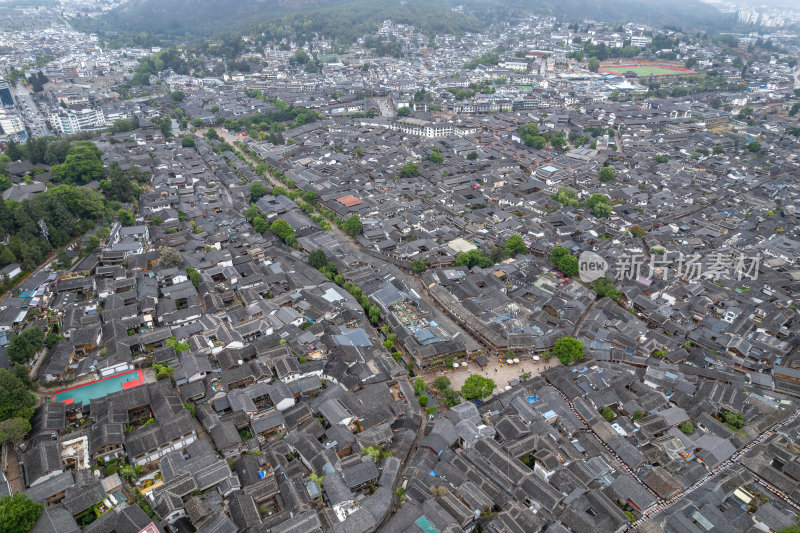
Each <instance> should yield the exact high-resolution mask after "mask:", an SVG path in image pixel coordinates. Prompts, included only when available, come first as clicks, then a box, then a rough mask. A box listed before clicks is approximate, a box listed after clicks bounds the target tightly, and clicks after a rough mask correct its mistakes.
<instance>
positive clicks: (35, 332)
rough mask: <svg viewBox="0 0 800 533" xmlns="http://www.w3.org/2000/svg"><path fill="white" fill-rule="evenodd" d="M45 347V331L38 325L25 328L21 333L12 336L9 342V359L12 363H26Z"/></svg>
mask: <svg viewBox="0 0 800 533" xmlns="http://www.w3.org/2000/svg"><path fill="white" fill-rule="evenodd" d="M42 348H44V332H43V331H42V330H41V328H39V327H38V326H31V327H29V328H25V329H24V330H23V331H22V332H21V333H19V334H17V335H14V336H13V337H11V341H10V342H9V343H8V349H7V353H8V360H9V361H11V362H12V363H20V364H25V363H27V362H28V361H30V360H31V359H32V358H33V356H34V355H36V353H37V352H39V351H41V349H42Z"/></svg>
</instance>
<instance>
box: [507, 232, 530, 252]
mask: <svg viewBox="0 0 800 533" xmlns="http://www.w3.org/2000/svg"><path fill="white" fill-rule="evenodd" d="M504 248H505V251H506V253H508V255H510V256H512V257H513V256H515V255H518V254H527V253H528V247H527V246H525V241H523V240H522V237H520V236H519V235H512V236H511V237H509V238H508V240H507V241H506V245H505V247H504Z"/></svg>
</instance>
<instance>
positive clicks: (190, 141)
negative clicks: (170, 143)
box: [181, 135, 195, 148]
mask: <svg viewBox="0 0 800 533" xmlns="http://www.w3.org/2000/svg"><path fill="white" fill-rule="evenodd" d="M181 146H182V147H184V148H194V146H195V144H194V138H192V137H191V136H190V135H184V136H183V138H182V139H181Z"/></svg>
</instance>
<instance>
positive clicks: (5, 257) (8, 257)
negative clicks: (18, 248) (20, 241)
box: [0, 246, 17, 266]
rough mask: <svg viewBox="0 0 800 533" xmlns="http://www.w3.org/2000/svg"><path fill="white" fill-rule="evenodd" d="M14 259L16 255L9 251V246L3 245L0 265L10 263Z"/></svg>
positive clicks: (0, 253)
mask: <svg viewBox="0 0 800 533" xmlns="http://www.w3.org/2000/svg"><path fill="white" fill-rule="evenodd" d="M16 260H17V257H16V256H15V255H14V252H12V251H11V248H9V247H8V246H3V251H2V252H0V266H6V265H10V264H11V263H13V262H15V261H16Z"/></svg>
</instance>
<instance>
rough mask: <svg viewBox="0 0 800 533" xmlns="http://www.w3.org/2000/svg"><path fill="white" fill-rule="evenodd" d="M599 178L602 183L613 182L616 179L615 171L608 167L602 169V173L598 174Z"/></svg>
mask: <svg viewBox="0 0 800 533" xmlns="http://www.w3.org/2000/svg"><path fill="white" fill-rule="evenodd" d="M597 176H598V178H600V181H602V182H603V183H606V182H609V181H612V180H613V179H614V178H615V175H614V170H613V169H610V168H608V167H603V168H601V169H600V172H599V173H598V174H597Z"/></svg>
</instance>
